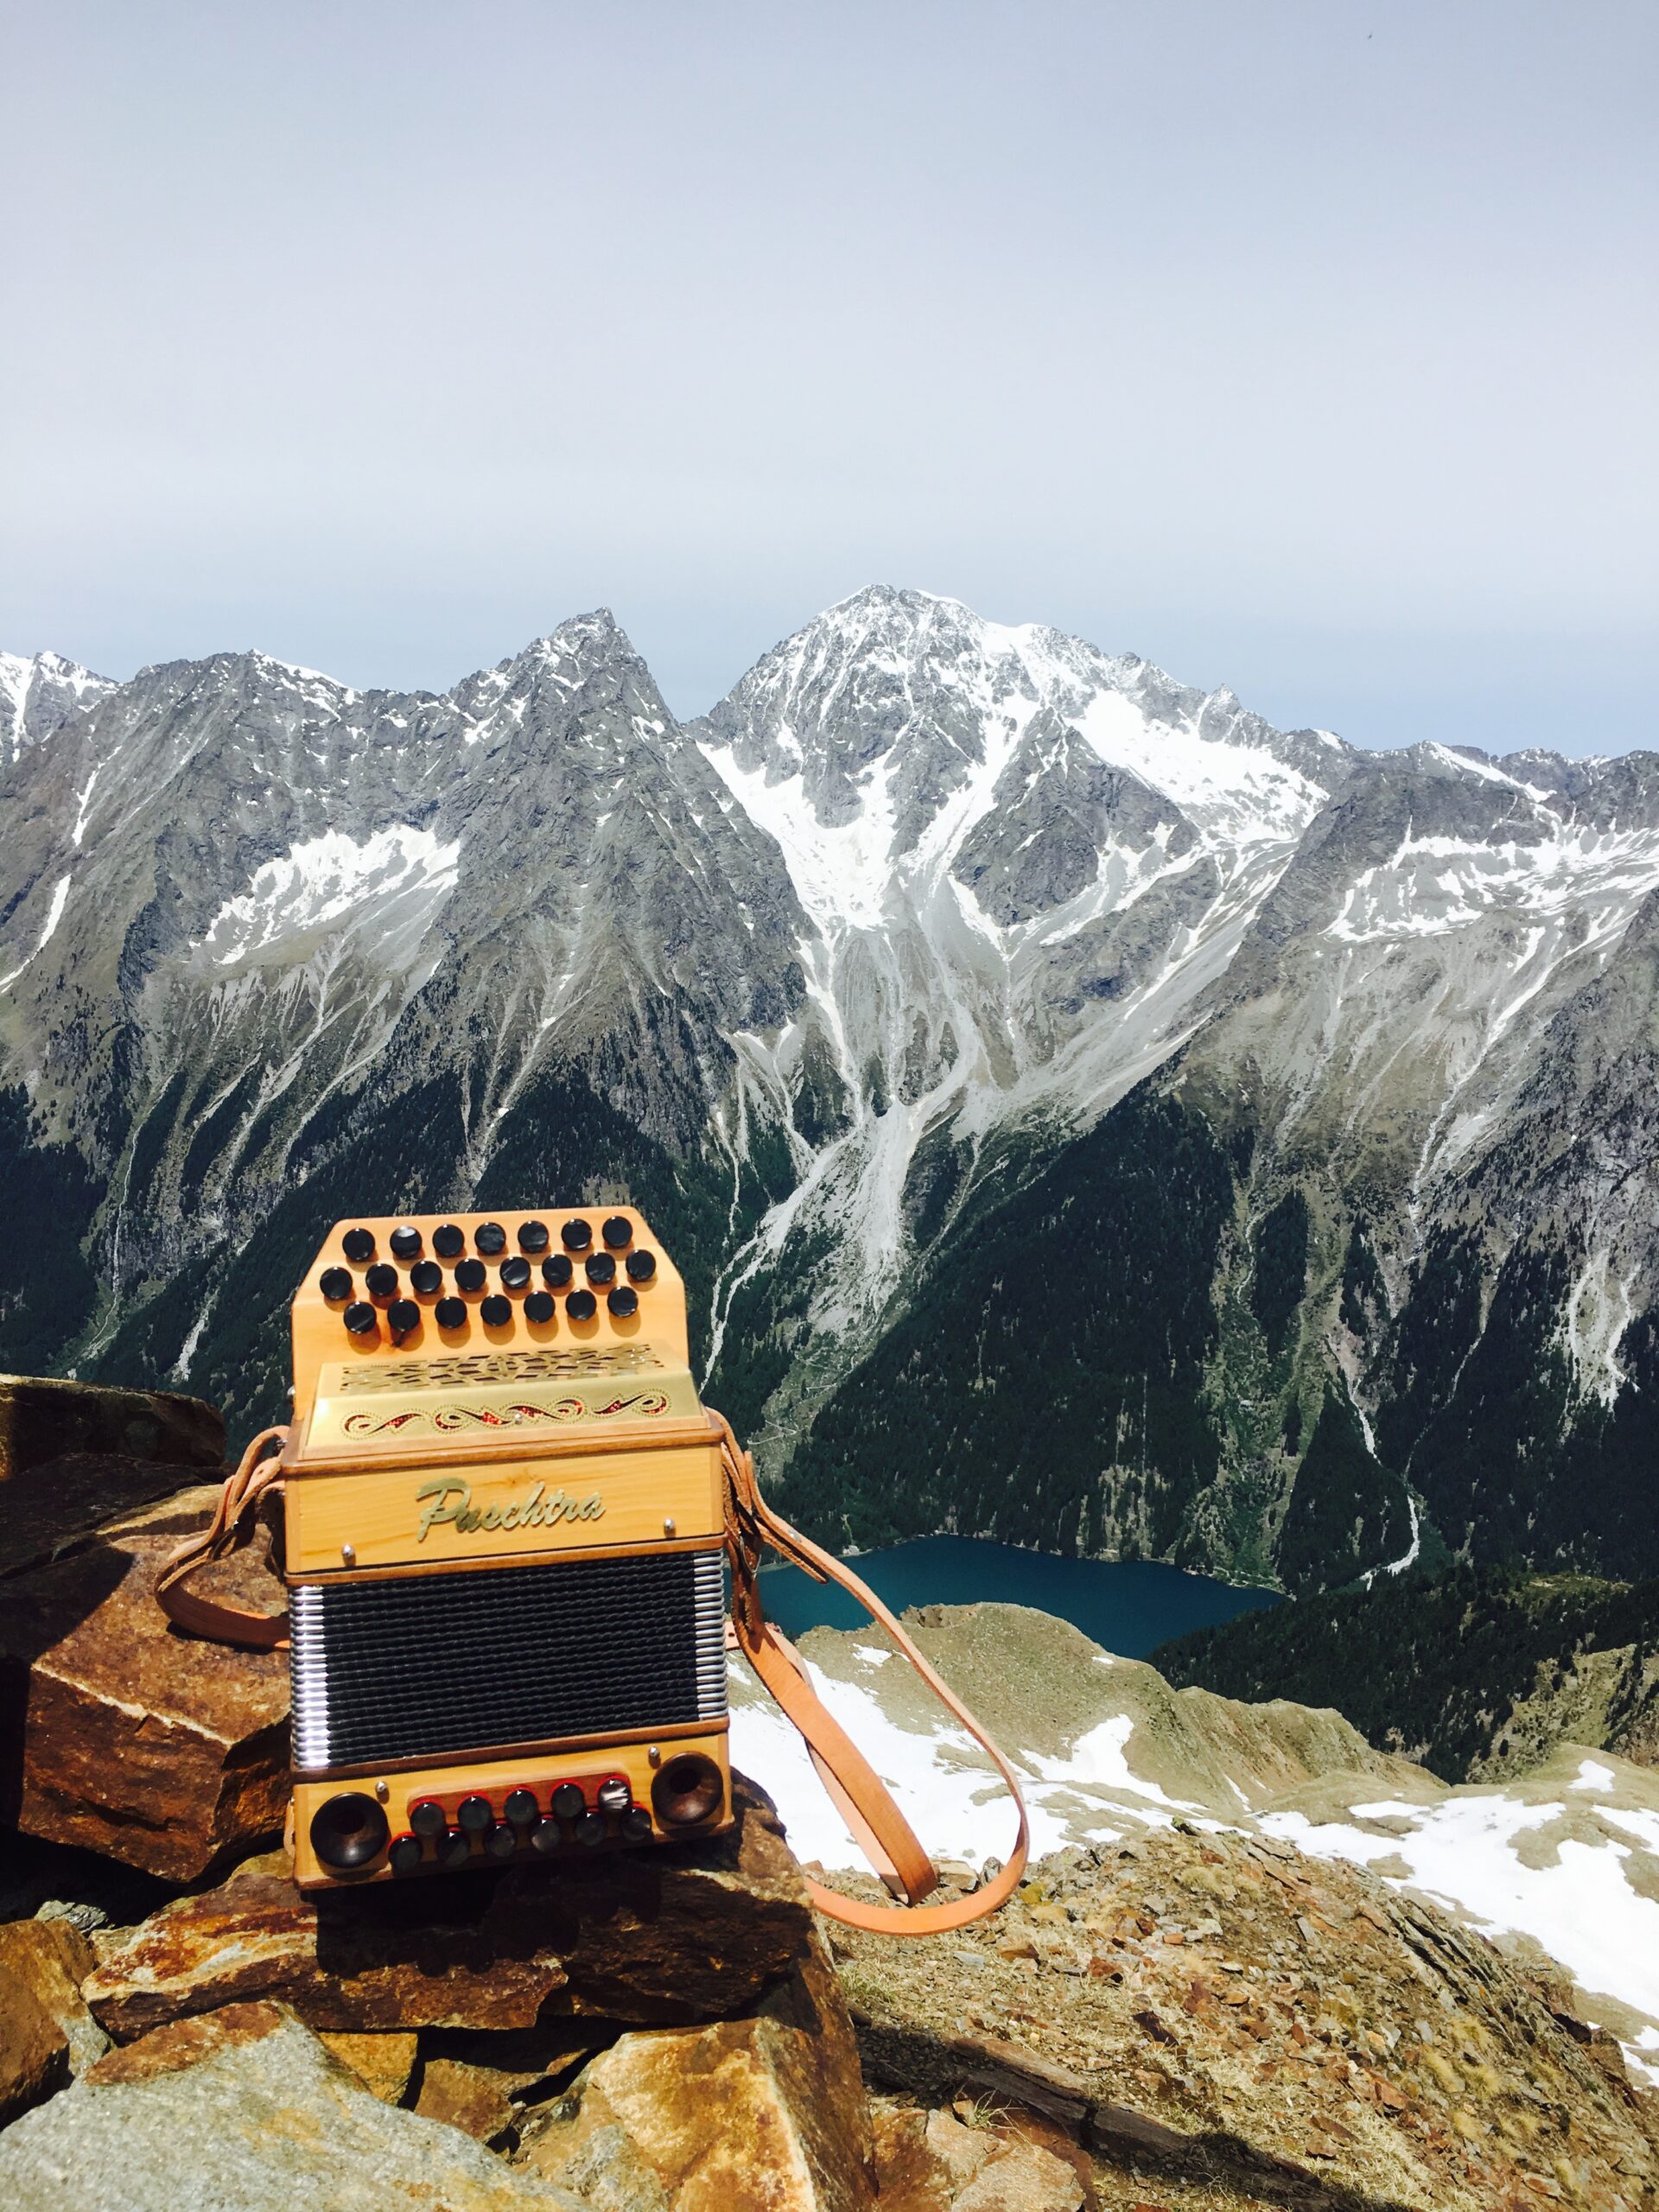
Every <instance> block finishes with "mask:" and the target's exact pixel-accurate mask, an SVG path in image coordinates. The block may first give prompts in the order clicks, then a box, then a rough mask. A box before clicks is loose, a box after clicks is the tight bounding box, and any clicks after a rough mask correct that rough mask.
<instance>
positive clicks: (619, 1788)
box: [599, 1782, 633, 1813]
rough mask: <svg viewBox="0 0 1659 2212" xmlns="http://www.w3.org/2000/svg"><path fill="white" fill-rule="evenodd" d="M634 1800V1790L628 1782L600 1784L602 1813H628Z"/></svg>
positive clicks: (600, 1807)
mask: <svg viewBox="0 0 1659 2212" xmlns="http://www.w3.org/2000/svg"><path fill="white" fill-rule="evenodd" d="M632 1802H633V1792H632V1789H629V1787H628V1785H627V1783H626V1782H601V1783H600V1785H599V1809H600V1811H601V1813H626V1811H627V1809H628V1808H629V1806H630V1805H632Z"/></svg>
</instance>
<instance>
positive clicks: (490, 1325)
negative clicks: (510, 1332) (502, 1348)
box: [478, 1298, 512, 1329]
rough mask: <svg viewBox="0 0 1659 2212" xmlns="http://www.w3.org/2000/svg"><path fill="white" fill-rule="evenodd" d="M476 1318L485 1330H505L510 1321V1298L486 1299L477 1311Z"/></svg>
mask: <svg viewBox="0 0 1659 2212" xmlns="http://www.w3.org/2000/svg"><path fill="white" fill-rule="evenodd" d="M478 1318H479V1319H480V1321H481V1322H482V1323H483V1324H484V1325H485V1327H486V1329H505V1327H506V1325H507V1324H508V1322H509V1321H511V1320H512V1300H511V1299H510V1298H486V1300H484V1303H483V1304H482V1305H481V1306H480V1307H479V1309H478Z"/></svg>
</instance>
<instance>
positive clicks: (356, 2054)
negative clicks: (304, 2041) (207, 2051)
mask: <svg viewBox="0 0 1659 2212" xmlns="http://www.w3.org/2000/svg"><path fill="white" fill-rule="evenodd" d="M217 2017H218V2016H217V2015H216V2014H213V2013H209V2014H208V2015H207V2018H209V2019H213V2018H217ZM156 2032H157V2034H160V2033H161V2032H162V2031H161V2030H160V2029H158V2030H157V2031H156ZM318 2041H319V2042H320V2043H321V2044H322V2046H323V2049H324V2050H326V2051H327V2053H328V2055H329V2056H330V2057H331V2058H337V2059H338V2060H339V2061H340V2064H341V2065H342V2066H348V2067H350V2069H351V2070H352V2072H353V2074H355V2075H356V2076H357V2078H358V2080H359V2082H361V2083H362V2084H363V2086H364V2088H365V2089H372V2090H373V2092H374V2094H375V2095H376V2096H377V2097H378V2098H379V2100H380V2101H381V2103H382V2104H383V2105H396V2104H401V2103H402V2102H403V2101H404V2091H405V2090H406V2089H407V2088H408V2087H409V2077H410V2075H411V2074H412V2073H413V2072H414V2071H415V2059H416V2053H417V2052H418V2051H419V2050H420V2038H419V2037H418V2036H414V2035H380V2036H346V2035H334V2034H332V2033H330V2034H325V2035H322V2036H320V2037H318Z"/></svg>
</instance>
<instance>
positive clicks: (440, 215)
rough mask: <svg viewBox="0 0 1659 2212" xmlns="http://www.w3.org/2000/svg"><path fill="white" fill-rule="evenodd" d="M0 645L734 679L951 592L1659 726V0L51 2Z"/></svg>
mask: <svg viewBox="0 0 1659 2212" xmlns="http://www.w3.org/2000/svg"><path fill="white" fill-rule="evenodd" d="M0 87H3V96H0V112H3V116H4V124H3V131H0V194H3V207H0V221H3V238H4V250H3V257H0V267H3V269H4V272H5V299H4V315H3V328H4V334H3V338H0V644H4V645H8V646H10V647H11V648H12V649H14V650H22V651H26V652H33V651H35V650H36V649H37V648H39V647H41V646H42V645H53V646H55V647H57V648H58V649H59V650H60V651H61V652H67V653H69V654H71V655H73V657H74V658H78V659H80V660H84V661H86V662H88V663H90V664H92V666H94V667H96V668H99V669H100V670H103V671H106V672H108V673H111V674H113V675H117V676H121V675H126V674H128V673H130V671H132V670H133V669H134V668H136V667H137V666H138V665H139V664H142V663H143V662H144V661H148V660H161V659H170V658H177V657H179V656H181V655H186V654H196V653H201V652H208V651H211V650H213V649H215V648H218V647H221V646H233V645H260V646H262V647H264V649H266V650H267V651H269V652H274V653H277V654H278V655H280V656H281V657H283V658H285V659H289V660H296V661H300V662H303V663H306V664H309V665H312V666H316V667H321V668H324V669H327V670H328V671H330V672H332V673H334V674H335V675H338V676H340V677H346V678H347V679H348V680H350V681H352V682H354V683H388V684H397V685H404V686H411V685H416V684H419V685H425V686H429V687H430V688H433V689H442V688H445V687H447V686H448V684H449V683H451V682H453V681H454V679H455V678H456V677H459V676H461V674H463V673H464V672H466V671H468V670H470V669H472V668H474V667H476V666H479V665H480V664H487V663H490V662H493V661H495V660H498V659H499V658H501V657H502V656H503V655H504V654H506V653H508V652H512V651H514V650H516V649H517V647H518V646H519V645H522V644H523V643H524V641H525V640H526V639H529V638H531V637H532V636H534V635H537V633H539V632H543V631H545V630H547V629H550V628H551V627H552V626H553V625H554V624H555V623H556V622H557V621H558V620H561V619H562V618H563V617H564V616H565V615H568V614H571V613H577V612H579V611H581V610H583V609H585V608H588V607H594V606H596V605H600V604H604V605H608V606H610V607H613V608H614V609H615V611H616V613H617V614H618V616H619V618H620V620H621V621H622V622H623V623H624V624H625V626H626V628H627V629H628V631H629V632H631V634H632V637H633V639H634V642H635V643H636V645H638V646H639V648H640V650H641V651H642V652H644V653H645V657H646V658H647V659H648V660H649V661H650V663H651V664H652V668H653V669H654V670H655V671H656V673H657V675H658V678H659V680H660V681H661V683H662V684H663V686H664V690H665V691H666V693H667V695H668V697H669V700H670V702H671V704H672V705H673V706H674V707H675V708H676V709H677V710H679V711H681V712H683V713H690V712H695V711H696V710H698V709H701V708H702V707H704V706H706V705H707V704H709V702H710V701H711V700H712V699H713V698H715V696H717V695H718V694H719V693H720V692H721V691H723V690H725V689H726V688H727V687H728V685H729V684H730V683H732V682H733V681H734V679H735V678H736V677H737V676H738V675H739V674H740V673H741V671H742V670H743V669H744V668H745V667H746V666H747V664H749V662H751V661H752V660H753V658H755V657H756V656H757V655H758V654H759V653H760V652H763V651H764V650H765V649H766V647H767V646H768V645H771V644H772V642H773V641H774V640H775V639H777V638H779V636H781V635H783V634H785V632H788V631H789V630H791V629H792V628H794V627H795V626H798V624H799V623H800V622H801V621H803V620H805V619H807V618H808V617H809V616H810V615H811V614H812V613H815V612H816V611H817V609H818V608H819V607H823V606H825V605H827V604H828V603H829V602H830V601H833V600H836V599H838V598H841V597H842V596H844V595H845V594H847V593H849V592H850V591H852V590H855V589H856V588H857V587H858V586H859V585H861V584H863V583H867V582H874V581H884V582H899V583H912V584H917V585H920V586H922V587H923V588H926V589H929V590H933V591H939V592H947V593H950V594H954V595H955V596H957V597H958V598H962V599H964V600H966V601H968V602H969V604H970V605H971V606H973V607H977V608H978V609H979V610H980V611H981V612H982V613H986V614H990V615H995V616H996V617H998V618H1000V619H1001V620H1008V621H1025V620H1042V621H1049V622H1053V623H1057V624H1058V625H1060V626H1063V627H1065V628H1066V629H1070V630H1074V631H1077V632H1080V633H1081V634H1083V635H1084V636H1085V637H1088V638H1090V639H1093V640H1095V641H1096V643H1097V644H1100V645H1104V646H1106V647H1109V648H1110V649H1112V650H1131V651H1135V652H1142V653H1145V654H1147V655H1148V656H1149V657H1150V658H1153V659H1155V660H1157V661H1159V662H1160V663H1162V664H1164V665H1165V666H1166V667H1167V668H1168V669H1170V670H1171V671H1173V672H1174V673H1175V674H1176V675H1178V676H1179V677H1182V678H1184V679H1185V680H1186V681H1188V682H1192V683H1202V684H1205V685H1209V684H1216V683H1231V684H1232V685H1233V687H1234V688H1235V689H1236V690H1237V691H1238V692H1239V693H1240V695H1241V696H1243V698H1244V699H1245V700H1246V701H1247V702H1249V703H1250V704H1251V705H1253V706H1256V707H1258V708H1260V709H1262V711H1263V712H1264V713H1266V714H1268V715H1270V716H1272V717H1273V718H1274V720H1275V721H1280V722H1281V723H1300V722H1309V721H1311V722H1318V723H1323V724H1325V725H1328V726H1331V727H1334V728H1338V729H1340V730H1342V731H1343V732H1344V734H1346V735H1348V736H1350V737H1352V738H1354V739H1357V740H1359V741H1363V742H1367V743H1373V744H1399V743H1406V742H1410V741H1414V740H1415V739H1417V738H1420V737H1424V736H1438V737H1442V738H1446V739H1450V740H1452V741H1468V742H1472V743H1478V744H1484V745H1488V746H1491V747H1495V748H1497V749H1503V748H1504V747H1509V746H1511V745H1519V744H1548V745H1554V746H1557V747H1560V748H1562V749H1564V750H1567V751H1573V752H1585V751H1605V750H1615V749H1623V748H1624V747H1628V746H1631V745H1637V744H1648V745H1659V715H1656V708H1655V697H1656V692H1659V683H1656V671H1655V668H1654V664H1653V663H1654V646H1655V638H1656V614H1655V610H1656V607H1659V554H1656V543H1659V531H1656V481H1659V470H1656V417H1659V404H1656V403H1659V371H1656V364H1659V314H1656V304H1655V275H1656V267H1659V223H1656V198H1659V194H1656V182H1659V151H1656V128H1655V116H1656V111H1659V108H1656V92H1659V7H1656V6H1655V5H1654V4H1653V0H1638V4H1631V5H1623V4H1618V0H1562V4H1560V5H1549V6H1531V5H1527V4H1524V0H1497V4H1491V5H1488V4H1481V3H1480V0H1451V4H1447V0H1431V4H1426V5H1415V4H1401V3H1400V0H1365V4H1353V3H1352V0H1257V3H1256V4H1252V0H1217V4H1197V0H1195V3H1194V4H1189V5H1183V4H1180V0H1147V4H1144V5H1134V6H1115V5H1110V4H1093V5H1084V4H1078V5H1068V6H1046V5H1042V4H1033V0H1020V4H1012V3H1011V4H1007V5H998V6H982V5H975V4H965V0H950V4H940V5H921V4H907V0H885V4H880V5H874V6H868V7H866V6H862V5H855V4H826V5H821V6H816V7H780V6H779V5H777V4H775V0H773V4H769V5H764V6H762V5H756V6H750V7H737V6H727V5H712V4H710V5H701V4H697V0H677V4H674V5H661V6H659V5H653V4H644V3H643V0H635V3H634V4H628V3H627V0H609V3H608V4H605V3H604V0H586V4H584V5H582V6H579V7H566V6H563V5H558V4H555V3H554V0H540V3H539V4H534V5H514V4H468V0H443V4H429V5H422V4H418V0H385V3H383V0H347V4H344V5H342V4H340V0H328V4H326V5H315V6H313V5H304V4H297V3H296V0H269V4H264V5H226V4H224V0H215V4H203V5H196V6H191V5H179V4H171V0H143V4H142V5H134V4H133V0H111V4H107V5H92V4H77V3H76V0H9V4H6V5H5V6H4V7H3V10H0Z"/></svg>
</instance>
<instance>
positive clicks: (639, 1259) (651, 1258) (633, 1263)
mask: <svg viewBox="0 0 1659 2212" xmlns="http://www.w3.org/2000/svg"><path fill="white" fill-rule="evenodd" d="M623 1265H624V1266H625V1267H626V1269H627V1271H628V1281H630V1282H649V1281H651V1279H652V1276H653V1275H654V1274H656V1272H657V1255H656V1254H655V1253H654V1252H630V1253H629V1255H628V1256H627V1258H626V1260H625V1261H624V1262H623Z"/></svg>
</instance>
